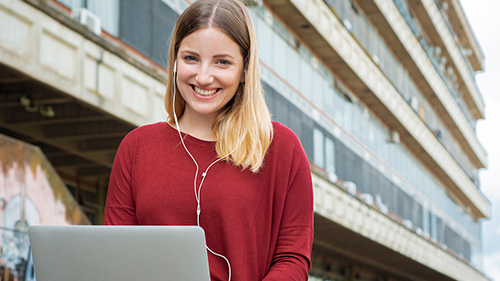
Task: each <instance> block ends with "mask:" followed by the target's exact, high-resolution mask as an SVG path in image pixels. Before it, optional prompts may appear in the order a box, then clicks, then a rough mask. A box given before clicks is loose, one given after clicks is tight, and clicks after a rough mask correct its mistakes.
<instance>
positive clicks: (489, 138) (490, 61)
mask: <svg viewBox="0 0 500 281" xmlns="http://www.w3.org/2000/svg"><path fill="white" fill-rule="evenodd" d="M460 2H461V4H462V7H463V9H464V11H465V14H466V16H467V18H468V20H469V24H470V25H471V27H472V30H473V32H474V33H475V35H476V38H477V40H478V41H479V45H480V46H481V48H482V50H483V54H484V57H485V60H484V70H483V71H482V72H477V73H476V82H477V84H478V87H479V90H480V92H481V94H482V96H483V99H484V102H485V115H486V118H485V120H480V121H478V123H477V135H478V137H479V140H480V142H481V144H482V145H483V146H484V148H485V149H486V151H487V153H488V168H487V169H482V170H480V172H479V179H480V186H481V191H482V193H483V194H484V195H485V196H486V197H487V198H488V200H489V201H490V202H491V217H490V218H489V219H486V220H483V256H484V270H485V272H486V275H487V276H488V277H490V278H492V279H493V280H495V281H500V143H499V140H500V94H499V93H500V90H499V89H500V0H460Z"/></svg>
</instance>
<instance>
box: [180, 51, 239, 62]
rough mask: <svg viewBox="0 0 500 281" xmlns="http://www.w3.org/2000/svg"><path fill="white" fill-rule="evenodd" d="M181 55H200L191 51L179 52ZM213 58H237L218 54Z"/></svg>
mask: <svg viewBox="0 0 500 281" xmlns="http://www.w3.org/2000/svg"><path fill="white" fill-rule="evenodd" d="M179 54H191V55H197V56H199V55H200V54H198V53H197V52H195V51H191V50H183V51H181V52H179ZM213 57H214V58H230V59H233V60H235V58H234V57H233V56H231V55H230V54H217V55H215V56H213Z"/></svg>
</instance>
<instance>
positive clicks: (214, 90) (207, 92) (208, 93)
mask: <svg viewBox="0 0 500 281" xmlns="http://www.w3.org/2000/svg"><path fill="white" fill-rule="evenodd" d="M193 88H194V91H195V92H196V93H198V94H200V95H202V96H211V95H213V94H215V92H217V89H213V90H209V91H206V90H202V89H200V88H198V87H196V86H194V87H193Z"/></svg>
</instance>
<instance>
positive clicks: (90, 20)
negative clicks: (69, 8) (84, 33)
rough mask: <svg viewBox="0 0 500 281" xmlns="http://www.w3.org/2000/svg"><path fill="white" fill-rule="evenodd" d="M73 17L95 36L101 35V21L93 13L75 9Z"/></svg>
mask: <svg viewBox="0 0 500 281" xmlns="http://www.w3.org/2000/svg"><path fill="white" fill-rule="evenodd" d="M71 17H72V18H73V19H74V20H75V21H77V22H79V23H81V24H83V25H85V26H86V27H87V28H88V29H90V30H91V31H92V32H94V33H95V34H97V35H101V19H100V18H99V17H98V16H97V15H95V14H93V13H92V12H91V11H89V10H87V9H85V8H79V9H74V10H73V12H72V14H71Z"/></svg>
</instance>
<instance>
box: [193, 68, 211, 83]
mask: <svg viewBox="0 0 500 281" xmlns="http://www.w3.org/2000/svg"><path fill="white" fill-rule="evenodd" d="M196 82H198V84H200V85H209V84H211V83H212V82H214V76H213V73H212V68H211V67H210V65H207V64H202V65H201V66H200V67H199V68H198V73H197V74H196Z"/></svg>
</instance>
